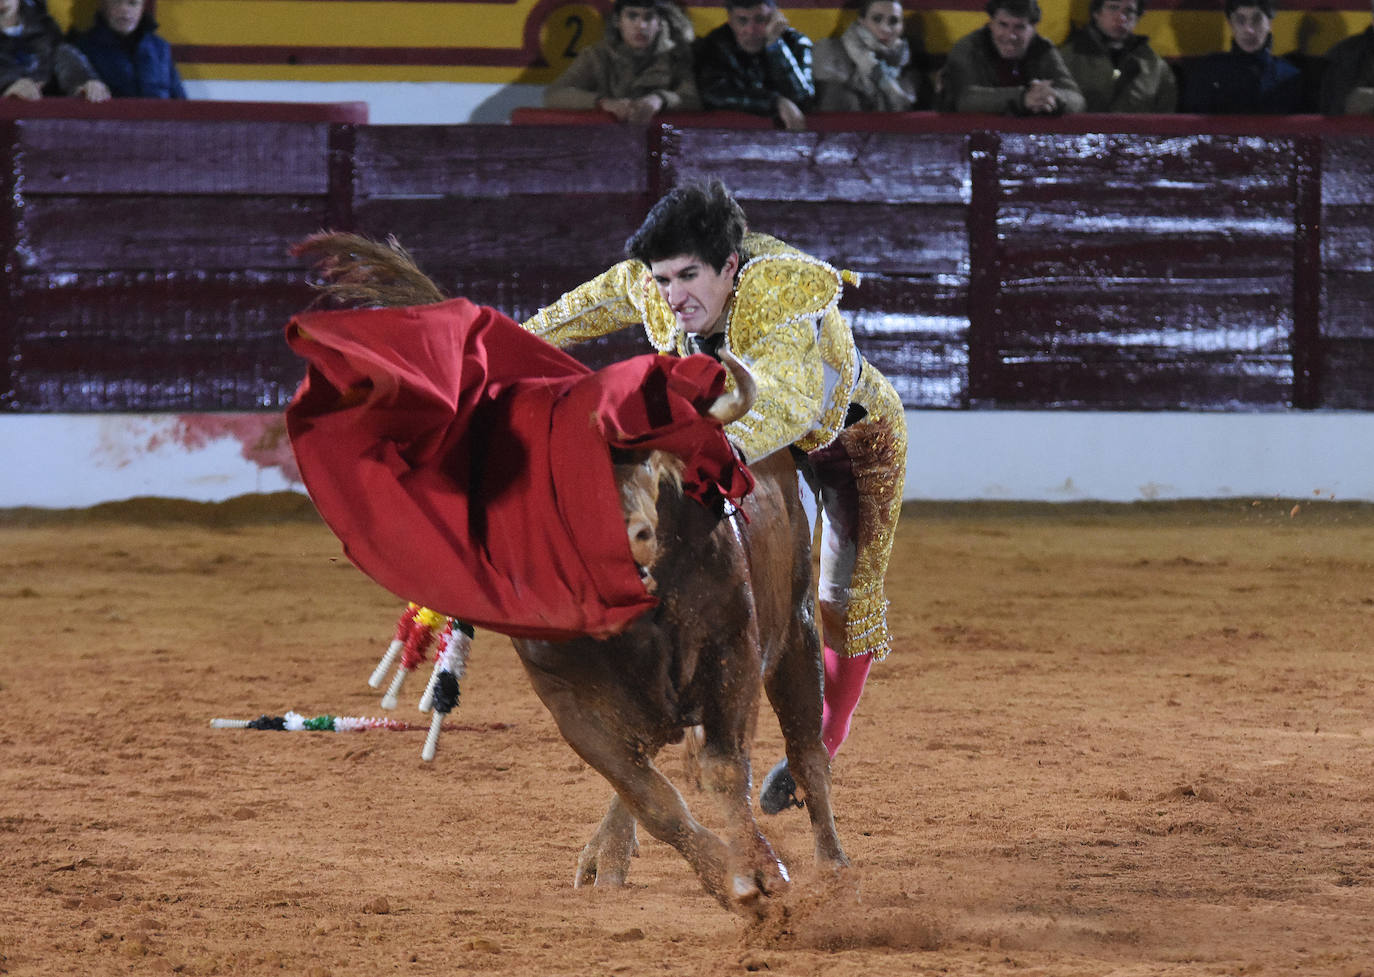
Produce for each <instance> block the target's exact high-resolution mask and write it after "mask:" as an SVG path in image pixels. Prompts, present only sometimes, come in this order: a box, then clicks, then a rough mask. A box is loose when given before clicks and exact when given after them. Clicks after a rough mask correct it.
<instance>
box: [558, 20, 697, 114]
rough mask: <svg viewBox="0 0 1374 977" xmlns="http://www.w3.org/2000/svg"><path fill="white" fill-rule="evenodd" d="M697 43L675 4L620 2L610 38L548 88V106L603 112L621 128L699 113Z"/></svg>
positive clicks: (589, 50) (609, 29)
mask: <svg viewBox="0 0 1374 977" xmlns="http://www.w3.org/2000/svg"><path fill="white" fill-rule="evenodd" d="M693 37H694V32H693V30H692V24H691V21H689V20H688V19H687V15H686V14H684V13H683V12H682V10H681V9H680V8H679V7H678V6H677V5H676V4H675V3H673V2H672V0H616V4H615V7H614V10H613V13H612V16H611V20H610V22H609V23H608V24H607V25H606V36H605V37H603V38H602V39H601V40H600V41H598V42H596V43H595V44H593V45H591V46H590V47H588V48H585V49H584V50H582V51H581V52H580V53H579V54H578V55H577V57H576V59H574V61H573V63H572V64H571V65H569V66H568V70H567V71H565V72H563V74H562V75H560V76H559V77H558V79H557V80H556V81H554V82H553V84H551V85H550V86H549V87H548V89H547V90H546V91H545V92H544V105H545V107H546V108H557V109H601V110H602V111H605V112H609V113H610V114H611V115H613V116H615V118H616V119H617V120H618V121H620V122H648V121H649V120H650V119H651V118H653V117H654V116H655V115H657V114H658V113H660V112H672V111H681V112H690V111H695V110H697V109H700V108H701V100H700V98H698V96H697V86H696V77H695V75H694V73H693V68H692V39H693Z"/></svg>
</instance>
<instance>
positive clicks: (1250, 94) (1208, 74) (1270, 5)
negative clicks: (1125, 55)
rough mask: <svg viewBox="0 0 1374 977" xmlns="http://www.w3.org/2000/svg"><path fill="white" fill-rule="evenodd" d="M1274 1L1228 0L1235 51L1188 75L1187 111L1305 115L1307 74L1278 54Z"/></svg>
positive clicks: (1210, 58)
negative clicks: (1273, 28) (1303, 96)
mask: <svg viewBox="0 0 1374 977" xmlns="http://www.w3.org/2000/svg"><path fill="white" fill-rule="evenodd" d="M1274 11H1275V7H1274V0H1226V22H1227V23H1228V24H1229V25H1230V27H1231V50H1229V51H1218V52H1217V53H1216V54H1209V55H1207V56H1206V57H1205V58H1203V59H1202V60H1200V61H1197V62H1195V63H1194V64H1192V65H1190V66H1188V67H1187V68H1186V69H1185V70H1184V72H1183V100H1182V106H1181V107H1182V109H1183V111H1184V112H1203V113H1211V114H1221V115H1291V114H1292V113H1294V112H1301V111H1302V72H1300V71H1299V70H1298V68H1297V66H1296V65H1293V64H1290V63H1289V62H1287V61H1285V60H1283V59H1282V58H1276V57H1274V54H1273V50H1272V48H1273V45H1274V35H1273V34H1272V33H1271V32H1270V30H1271V28H1272V27H1273V24H1274Z"/></svg>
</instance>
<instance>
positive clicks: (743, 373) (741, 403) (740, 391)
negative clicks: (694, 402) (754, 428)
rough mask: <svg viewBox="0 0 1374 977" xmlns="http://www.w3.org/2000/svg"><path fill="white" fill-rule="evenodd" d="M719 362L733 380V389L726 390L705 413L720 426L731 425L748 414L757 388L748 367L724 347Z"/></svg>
mask: <svg viewBox="0 0 1374 977" xmlns="http://www.w3.org/2000/svg"><path fill="white" fill-rule="evenodd" d="M720 361H721V362H722V363H723V364H725V368H726V369H727V370H729V371H730V375H731V376H732V377H734V378H735V389H734V390H733V391H731V390H727V391H725V392H724V393H722V394H721V395H720V396H719V397H717V398H716V399H715V400H714V401H713V402H712V403H711V406H710V408H709V409H708V410H707V413H708V414H710V415H711V416H712V417H714V418H715V419H716V420H718V421H720V423H721V424H731V423H733V422H735V421H737V420H739V419H740V418H741V417H743V416H744V415H745V414H747V413H749V408H750V407H752V406H753V405H754V398H755V397H756V396H758V389H759V388H758V384H757V383H756V382H755V381H754V374H752V373H750V372H749V367H747V366H745V365H744V364H743V363H742V362H741V361H740V360H739V358H738V357H736V356H735V354H734V353H732V352H730V351H729V350H728V349H725V348H724V347H722V348H721V351H720Z"/></svg>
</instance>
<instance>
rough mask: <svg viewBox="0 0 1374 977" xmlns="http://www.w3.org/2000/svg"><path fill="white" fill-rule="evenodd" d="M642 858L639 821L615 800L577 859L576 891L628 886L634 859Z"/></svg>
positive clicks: (614, 795) (616, 795)
mask: <svg viewBox="0 0 1374 977" xmlns="http://www.w3.org/2000/svg"><path fill="white" fill-rule="evenodd" d="M638 854H639V840H638V838H636V836H635V818H634V815H633V814H631V813H630V811H629V809H628V808H626V807H625V805H624V803H623V802H622V801H621V800H620V795H619V794H613V795H612V796H611V806H610V807H609V808H607V809H606V816H605V817H603V818H602V819H601V824H599V825H598V826H597V828H596V833H595V834H594V835H592V838H591V840H590V841H588V842H587V844H586V846H585V847H584V848H583V849H582V854H581V855H579V856H578V858H577V875H576V877H575V878H574V879H573V886H574V888H578V889H580V888H582V886H584V885H624V884H625V879H626V878H627V877H628V876H629V874H630V859H631V858H633V857H635V856H636V855H638Z"/></svg>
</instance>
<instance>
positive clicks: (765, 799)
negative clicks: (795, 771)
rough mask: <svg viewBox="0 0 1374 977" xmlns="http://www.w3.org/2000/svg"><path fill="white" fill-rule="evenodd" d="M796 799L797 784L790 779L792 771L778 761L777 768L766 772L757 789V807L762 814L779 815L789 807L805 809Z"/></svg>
mask: <svg viewBox="0 0 1374 977" xmlns="http://www.w3.org/2000/svg"><path fill="white" fill-rule="evenodd" d="M805 806H806V805H805V804H804V803H803V802H802V801H801V800H800V799H799V798H798V797H797V782H796V781H795V780H793V779H792V771H791V770H788V769H787V761H786V760H779V761H778V764H777V766H775V767H774V768H773V769H772V770H770V771H768V776H766V777H764V778H763V786H762V787H760V788H759V807H761V808H762V809H763V813H764V814H781V813H782V812H783V811H785V810H786V809H787V808H789V807H805Z"/></svg>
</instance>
